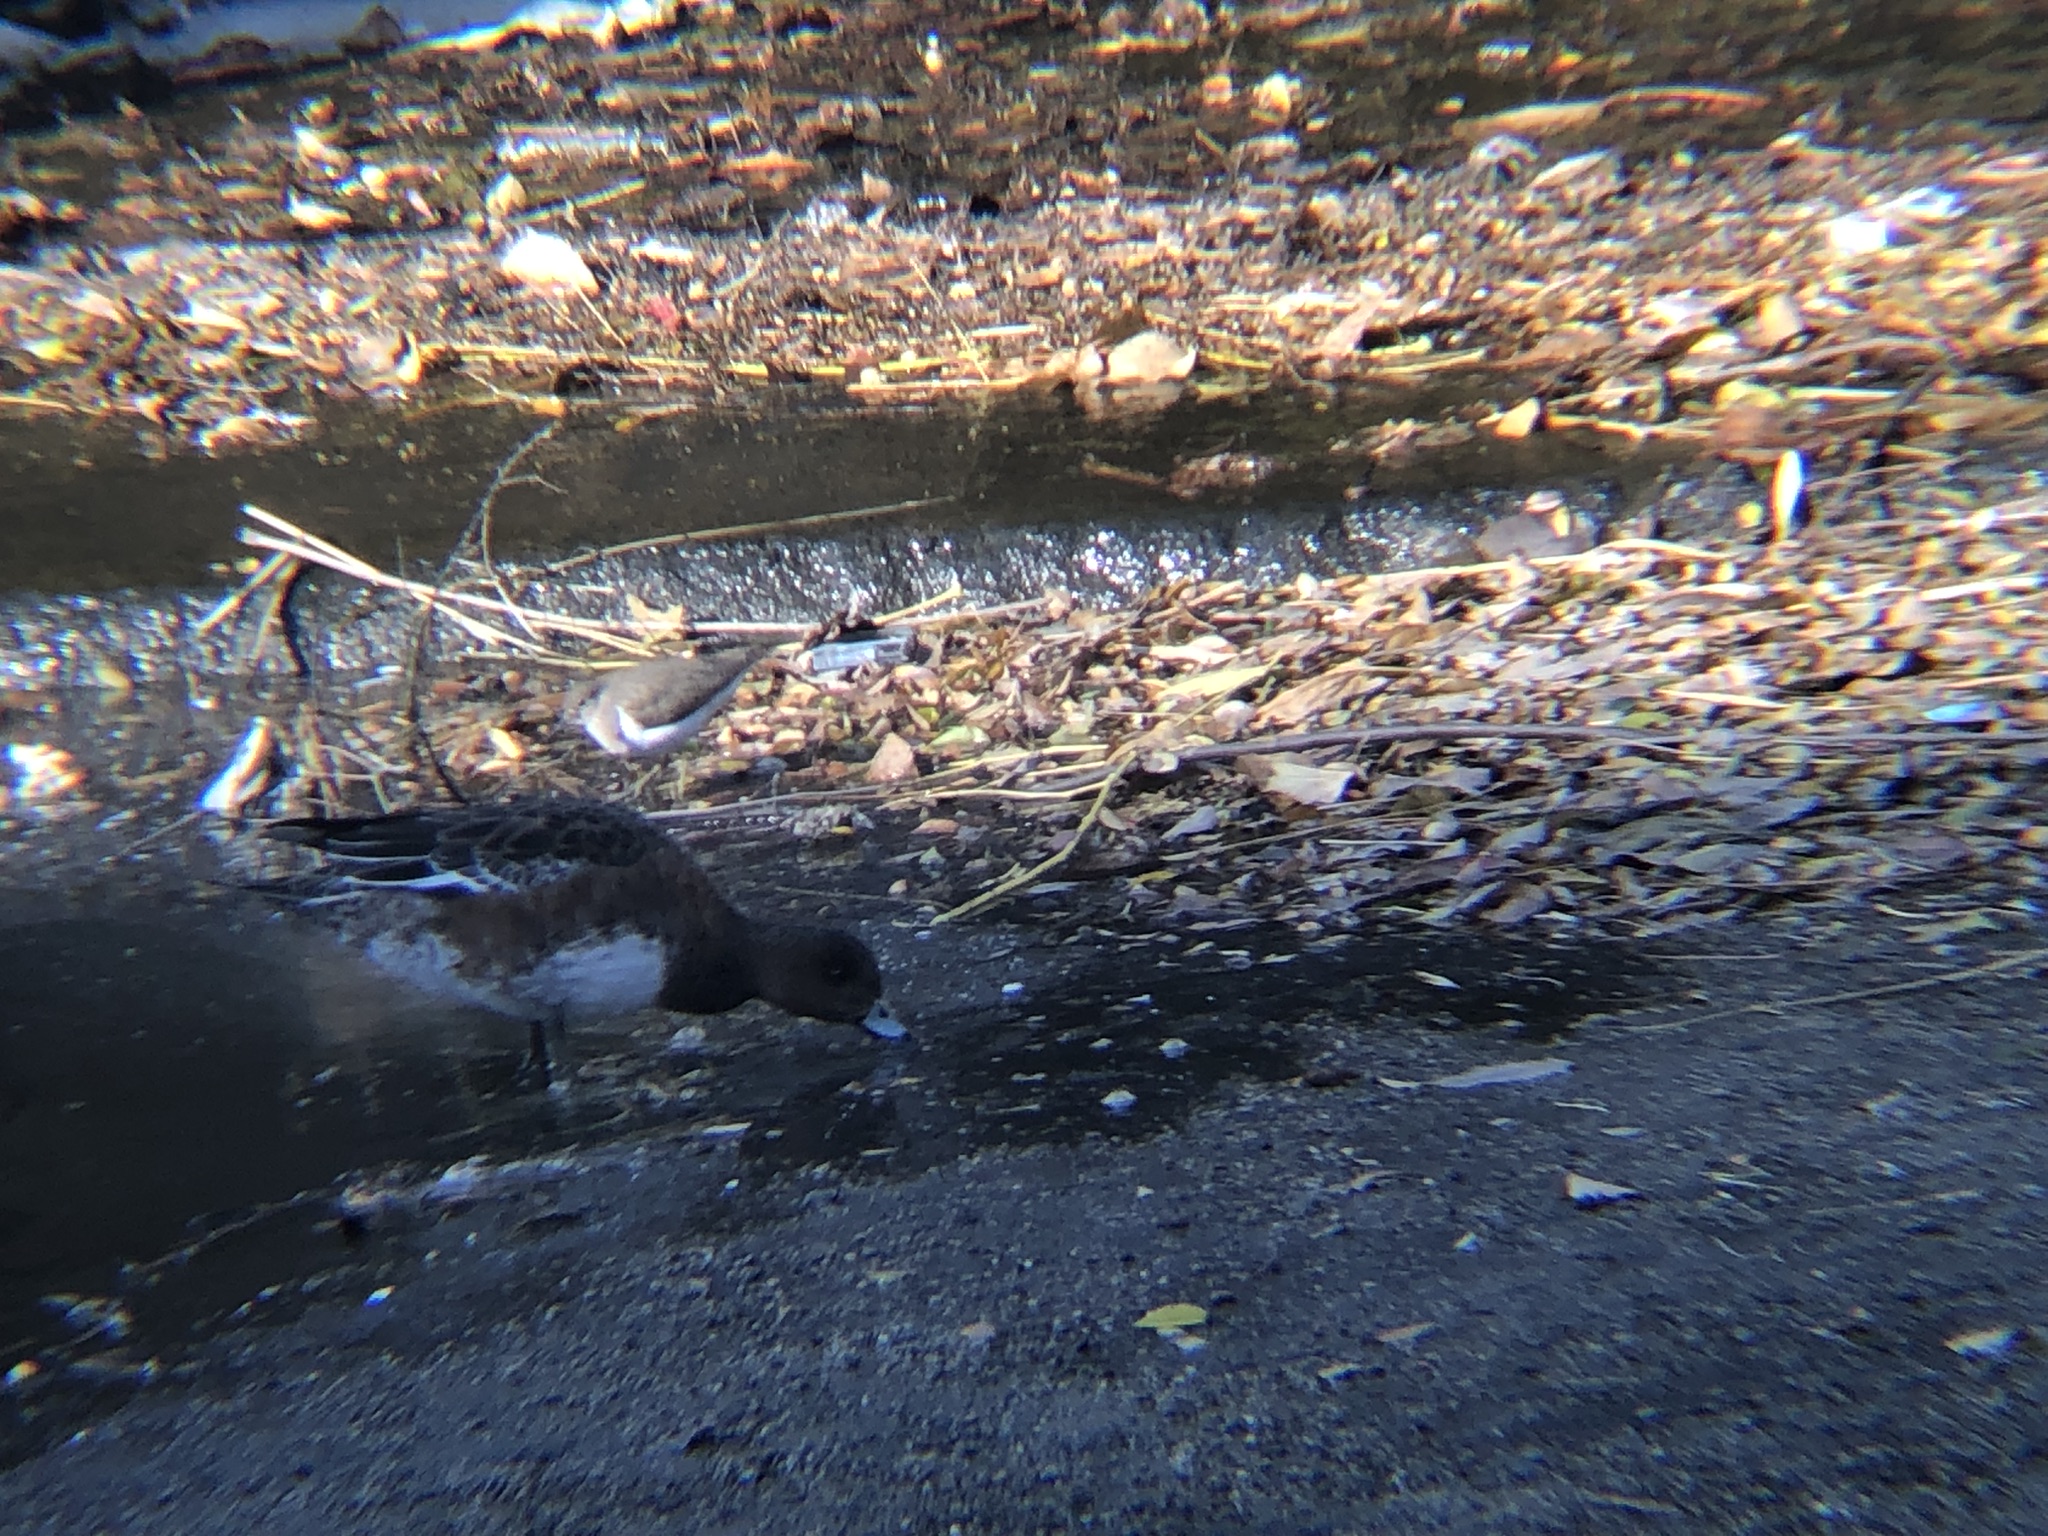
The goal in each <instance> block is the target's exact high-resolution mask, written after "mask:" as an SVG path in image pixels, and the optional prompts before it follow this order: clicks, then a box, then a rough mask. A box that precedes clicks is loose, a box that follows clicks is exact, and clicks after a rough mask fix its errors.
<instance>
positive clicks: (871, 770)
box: [868, 731, 917, 784]
mask: <svg viewBox="0 0 2048 1536" xmlns="http://www.w3.org/2000/svg"><path fill="white" fill-rule="evenodd" d="M916 777H917V753H916V752H915V751H914V750H912V748H911V745H910V743H909V742H907V741H905V740H904V739H903V738H902V737H901V736H899V735H897V734H896V733H895V732H894V731H891V732H890V733H889V734H888V735H886V736H884V737H883V738H882V742H881V745H880V746H878V747H876V748H875V755H874V756H873V757H872V758H870V759H869V760H868V781H869V782H870V783H873V784H901V783H905V782H907V781H909V780H911V779H915V778H916Z"/></svg>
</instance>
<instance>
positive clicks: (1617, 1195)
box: [1564, 1173, 1643, 1205]
mask: <svg viewBox="0 0 2048 1536" xmlns="http://www.w3.org/2000/svg"><path fill="white" fill-rule="evenodd" d="M1564 1193H1565V1198H1566V1199H1568V1200H1570V1201H1571V1203H1572V1204H1573V1205H1612V1204H1614V1203H1615V1202H1616V1201H1617V1200H1640V1199H1642V1198H1643V1192H1642V1191H1641V1190H1640V1189H1630V1188H1629V1187H1628V1186H1627V1185H1626V1184H1609V1183H1607V1182H1605V1181H1604V1180H1601V1179H1589V1178H1587V1177H1586V1176H1585V1175H1584V1174H1582V1173H1568V1174H1566V1175H1565V1176H1564Z"/></svg>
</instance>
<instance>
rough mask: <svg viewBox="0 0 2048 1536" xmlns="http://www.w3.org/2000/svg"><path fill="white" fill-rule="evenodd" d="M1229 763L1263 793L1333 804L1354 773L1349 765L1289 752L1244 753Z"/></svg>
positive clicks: (1321, 803) (1301, 800)
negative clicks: (1316, 760) (1328, 764)
mask: <svg viewBox="0 0 2048 1536" xmlns="http://www.w3.org/2000/svg"><path fill="white" fill-rule="evenodd" d="M1233 766H1234V767H1235V768H1236V769H1237V771H1238V772H1239V773H1241V774H1243V775H1244V776H1245V777H1246V778H1248V779H1250V780H1251V781H1252V782H1253V783H1254V784H1256V785H1258V786H1259V788H1260V789H1262V790H1264V791H1265V792H1266V793H1267V794H1269V795H1279V796H1284V797H1285V798H1286V799H1289V800H1295V801H1299V802H1300V803H1301V804H1303V805H1335V804H1336V803H1337V802H1338V801H1339V800H1342V799H1343V798H1344V791H1345V790H1347V789H1349V788H1350V787H1351V780H1352V778H1353V776H1354V770H1353V769H1352V768H1350V767H1349V766H1344V767H1325V766H1322V765H1320V764H1317V763H1311V762H1308V761H1305V760H1304V759H1302V758H1300V757H1297V756H1296V755H1295V754H1294V753H1292V752H1268V753H1263V754H1258V755H1248V756H1245V757H1240V758H1238V759H1237V760H1236V762H1235V763H1234V764H1233Z"/></svg>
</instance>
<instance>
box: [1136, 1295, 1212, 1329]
mask: <svg viewBox="0 0 2048 1536" xmlns="http://www.w3.org/2000/svg"><path fill="white" fill-rule="evenodd" d="M1207 1321H1209V1312H1208V1309H1207V1308H1206V1307H1198V1306H1196V1305H1195V1304H1194V1303H1193V1302H1191V1301H1170V1302H1168V1303H1167V1304H1166V1305H1165V1306H1163V1307H1154V1308H1153V1309H1152V1310H1151V1311H1150V1312H1147V1313H1146V1314H1145V1315H1144V1316H1143V1317H1141V1318H1139V1319H1138V1326H1139V1327H1140V1328H1154V1329H1159V1330H1162V1331H1163V1330H1165V1329H1168V1328H1199V1327H1201V1326H1202V1324H1204V1323H1206V1322H1207Z"/></svg>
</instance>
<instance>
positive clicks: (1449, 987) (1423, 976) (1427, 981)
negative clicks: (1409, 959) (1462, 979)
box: [1410, 971, 1464, 992]
mask: <svg viewBox="0 0 2048 1536" xmlns="http://www.w3.org/2000/svg"><path fill="white" fill-rule="evenodd" d="M1410 974H1412V975H1413V976H1414V977H1415V979H1416V980H1417V981H1419V982H1421V983H1422V984H1423V985H1424V986H1430V987H1441V988H1442V989H1443V990H1444V991H1446V992H1462V991H1463V990H1464V988H1463V987H1460V986H1459V985H1458V984H1457V983H1456V982H1455V981H1453V980H1451V978H1450V977H1448V976H1439V975H1437V973H1436V972H1435V971H1414V972H1411V973H1410Z"/></svg>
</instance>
